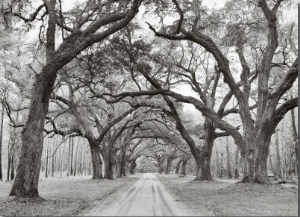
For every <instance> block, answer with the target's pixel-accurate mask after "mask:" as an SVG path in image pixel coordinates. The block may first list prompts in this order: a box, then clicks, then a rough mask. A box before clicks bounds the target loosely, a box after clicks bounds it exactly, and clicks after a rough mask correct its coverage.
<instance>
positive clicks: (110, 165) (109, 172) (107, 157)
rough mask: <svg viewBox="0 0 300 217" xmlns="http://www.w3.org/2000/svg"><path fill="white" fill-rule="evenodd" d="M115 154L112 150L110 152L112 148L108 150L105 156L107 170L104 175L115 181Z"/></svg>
mask: <svg viewBox="0 0 300 217" xmlns="http://www.w3.org/2000/svg"><path fill="white" fill-rule="evenodd" d="M113 157H114V156H113V154H112V150H110V147H108V150H106V153H105V155H104V156H103V159H104V168H105V173H104V178H105V179H109V180H113V179H114V171H113V164H114V159H113Z"/></svg>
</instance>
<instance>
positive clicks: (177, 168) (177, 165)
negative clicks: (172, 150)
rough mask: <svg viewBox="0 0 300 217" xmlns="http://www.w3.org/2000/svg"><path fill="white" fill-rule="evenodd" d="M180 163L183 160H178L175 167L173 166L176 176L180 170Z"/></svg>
mask: <svg viewBox="0 0 300 217" xmlns="http://www.w3.org/2000/svg"><path fill="white" fill-rule="evenodd" d="M182 161H183V160H182V159H180V160H179V161H178V162H177V164H176V166H175V173H176V174H178V173H179V169H180V165H181V163H182Z"/></svg>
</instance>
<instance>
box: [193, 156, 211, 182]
mask: <svg viewBox="0 0 300 217" xmlns="http://www.w3.org/2000/svg"><path fill="white" fill-rule="evenodd" d="M210 159H211V154H210V155H209V154H208V153H204V154H203V155H201V156H199V157H198V159H197V160H196V165H197V174H196V178H195V180H202V181H204V180H205V181H212V180H213V178H212V176H211V171H210Z"/></svg>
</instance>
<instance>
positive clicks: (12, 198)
mask: <svg viewBox="0 0 300 217" xmlns="http://www.w3.org/2000/svg"><path fill="white" fill-rule="evenodd" d="M13 201H14V202H18V203H42V202H44V201H46V200H45V199H44V198H42V197H17V196H9V197H8V198H7V200H6V202H13Z"/></svg>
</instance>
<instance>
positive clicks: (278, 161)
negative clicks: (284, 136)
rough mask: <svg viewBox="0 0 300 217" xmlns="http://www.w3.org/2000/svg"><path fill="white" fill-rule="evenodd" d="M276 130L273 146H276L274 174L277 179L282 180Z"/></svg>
mask: <svg viewBox="0 0 300 217" xmlns="http://www.w3.org/2000/svg"><path fill="white" fill-rule="evenodd" d="M278 137H279V136H278V130H277V131H276V138H275V145H276V174H277V178H280V179H282V173H281V159H280V153H279V138H278Z"/></svg>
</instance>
